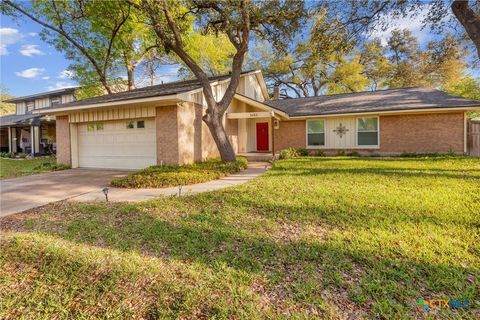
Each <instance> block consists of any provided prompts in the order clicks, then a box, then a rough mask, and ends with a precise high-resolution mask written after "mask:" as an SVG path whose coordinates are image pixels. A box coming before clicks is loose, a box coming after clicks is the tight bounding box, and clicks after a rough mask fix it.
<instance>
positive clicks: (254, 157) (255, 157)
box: [238, 153, 277, 162]
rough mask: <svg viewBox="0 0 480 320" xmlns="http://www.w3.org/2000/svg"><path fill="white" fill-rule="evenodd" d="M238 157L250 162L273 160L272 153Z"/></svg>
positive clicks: (245, 154)
mask: <svg viewBox="0 0 480 320" xmlns="http://www.w3.org/2000/svg"><path fill="white" fill-rule="evenodd" d="M238 155H239V156H242V157H245V158H247V160H248V162H267V161H270V160H272V159H273V155H272V154H271V153H239V154H238ZM276 156H277V155H276Z"/></svg>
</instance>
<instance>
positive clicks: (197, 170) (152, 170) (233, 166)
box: [111, 157, 247, 188]
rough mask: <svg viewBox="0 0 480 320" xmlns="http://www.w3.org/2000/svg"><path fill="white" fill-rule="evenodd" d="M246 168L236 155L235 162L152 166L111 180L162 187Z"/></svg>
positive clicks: (124, 185)
mask: <svg viewBox="0 0 480 320" xmlns="http://www.w3.org/2000/svg"><path fill="white" fill-rule="evenodd" d="M246 168H247V160H246V159H245V158H243V157H237V160H236V161H235V162H222V161H220V160H218V159H214V160H207V161H204V162H197V163H194V164H191V165H181V166H152V167H148V168H145V169H142V170H140V171H137V172H135V173H132V174H130V175H128V176H126V177H121V178H116V179H114V180H112V182H111V185H112V186H114V187H119V188H164V187H174V186H183V185H189V184H195V183H201V182H206V181H210V180H216V179H219V178H221V177H223V176H225V175H227V174H232V173H235V172H239V171H241V170H244V169H246Z"/></svg>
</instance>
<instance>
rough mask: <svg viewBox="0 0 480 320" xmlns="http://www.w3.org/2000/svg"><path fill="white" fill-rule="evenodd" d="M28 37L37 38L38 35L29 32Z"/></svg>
mask: <svg viewBox="0 0 480 320" xmlns="http://www.w3.org/2000/svg"><path fill="white" fill-rule="evenodd" d="M28 35H29V36H30V37H36V36H37V33H36V32H29V33H28Z"/></svg>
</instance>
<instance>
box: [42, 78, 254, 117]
mask: <svg viewBox="0 0 480 320" xmlns="http://www.w3.org/2000/svg"><path fill="white" fill-rule="evenodd" d="M249 72H251V71H244V72H242V74H245V73H249ZM230 77H231V75H229V74H226V75H221V76H215V77H210V78H209V79H210V81H221V80H226V79H229V78H230ZM201 87H202V86H201V84H200V81H198V80H197V79H192V80H185V81H175V82H169V83H165V84H158V85H154V86H149V87H143V88H138V89H135V90H132V91H125V92H118V93H112V94H107V95H104V96H99V97H94V98H88V99H83V100H77V101H73V102H69V103H65V104H62V105H57V106H54V107H49V108H43V109H42V110H48V109H55V108H67V107H74V106H83V105H91V104H98V103H108V102H115V101H125V100H133V99H141V98H150V97H160V96H168V95H171V94H177V93H184V92H188V91H191V90H195V89H199V88H201Z"/></svg>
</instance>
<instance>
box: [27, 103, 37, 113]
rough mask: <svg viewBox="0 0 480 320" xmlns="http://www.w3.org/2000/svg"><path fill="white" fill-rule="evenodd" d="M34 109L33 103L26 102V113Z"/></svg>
mask: <svg viewBox="0 0 480 320" xmlns="http://www.w3.org/2000/svg"><path fill="white" fill-rule="evenodd" d="M33 109H35V101H28V102H27V112H32V110H33Z"/></svg>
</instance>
